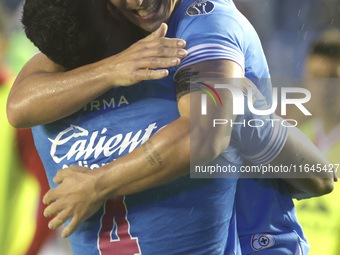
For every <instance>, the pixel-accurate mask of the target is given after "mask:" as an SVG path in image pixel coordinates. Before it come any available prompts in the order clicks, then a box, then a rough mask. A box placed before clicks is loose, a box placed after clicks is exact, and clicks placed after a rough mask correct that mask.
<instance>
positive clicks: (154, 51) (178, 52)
mask: <svg viewBox="0 0 340 255" xmlns="http://www.w3.org/2000/svg"><path fill="white" fill-rule="evenodd" d="M187 54H188V53H187V51H186V50H185V49H178V48H168V47H154V48H151V49H147V50H144V51H142V52H141V53H140V54H139V57H138V59H140V58H149V57H166V58H184V57H185V56H186V55H187Z"/></svg>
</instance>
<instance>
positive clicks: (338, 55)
mask: <svg viewBox="0 0 340 255" xmlns="http://www.w3.org/2000/svg"><path fill="white" fill-rule="evenodd" d="M310 54H318V55H322V56H326V57H330V58H333V59H335V60H340V30H338V29H335V28H333V29H329V30H326V31H324V32H323V33H322V34H321V36H320V37H319V38H318V39H317V40H316V41H315V43H314V44H313V46H312V49H311V51H310Z"/></svg>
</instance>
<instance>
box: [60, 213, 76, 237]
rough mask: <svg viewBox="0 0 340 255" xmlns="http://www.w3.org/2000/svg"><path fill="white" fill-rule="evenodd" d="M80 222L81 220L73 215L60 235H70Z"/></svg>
mask: <svg viewBox="0 0 340 255" xmlns="http://www.w3.org/2000/svg"><path fill="white" fill-rule="evenodd" d="M80 223H81V221H80V220H79V218H78V217H76V216H73V217H72V220H71V222H70V224H68V226H67V227H66V228H65V229H64V230H63V232H62V233H61V237H62V238H66V237H69V236H70V235H72V234H73V232H74V231H75V230H76V229H77V228H78V227H79V225H80Z"/></svg>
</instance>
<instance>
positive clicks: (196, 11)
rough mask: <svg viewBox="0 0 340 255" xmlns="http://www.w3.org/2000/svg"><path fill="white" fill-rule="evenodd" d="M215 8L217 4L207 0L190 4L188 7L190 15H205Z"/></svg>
mask: <svg viewBox="0 0 340 255" xmlns="http://www.w3.org/2000/svg"><path fill="white" fill-rule="evenodd" d="M214 9H215V5H214V4H213V3H212V2H210V1H207V0H199V1H196V2H195V3H193V4H192V5H190V7H189V8H188V9H187V14H188V15H189V16H196V15H205V14H209V13H211V12H212V11H213V10H214Z"/></svg>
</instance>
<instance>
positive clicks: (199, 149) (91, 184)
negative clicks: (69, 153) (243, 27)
mask: <svg viewBox="0 0 340 255" xmlns="http://www.w3.org/2000/svg"><path fill="white" fill-rule="evenodd" d="M201 70H204V71H201ZM210 70H211V71H213V72H214V77H216V75H217V74H219V77H221V78H222V77H242V76H243V71H242V68H241V67H240V66H238V64H236V63H235V62H232V61H228V60H214V61H206V62H202V63H198V64H195V65H192V66H191V67H190V72H191V73H196V74H197V77H206V75H209V74H210V75H211V73H209V71H210ZM187 72H189V69H186V71H185V70H183V71H180V72H179V73H178V75H177V76H176V80H177V81H178V82H179V83H178V87H179V88H180V89H179V93H181V95H182V96H179V100H178V108H179V112H180V115H181V116H180V118H178V119H177V120H175V121H174V122H172V123H171V124H169V125H168V126H166V127H165V128H163V129H162V130H160V131H159V132H158V133H157V134H155V135H154V136H153V137H152V138H151V139H150V140H149V141H147V142H146V143H144V144H143V145H142V146H141V147H139V148H138V149H136V150H135V151H133V152H131V153H130V154H127V155H125V156H123V157H121V158H118V159H117V160H116V161H114V162H112V163H110V164H108V165H106V166H103V167H101V168H98V169H96V170H93V171H88V170H87V169H86V168H83V167H79V166H71V167H69V168H68V169H64V170H59V171H58V173H57V175H56V177H55V178H54V181H55V182H56V183H59V184H60V185H59V186H58V187H57V188H55V189H52V190H50V191H49V192H48V193H47V194H46V195H45V197H44V203H47V204H50V205H49V206H48V207H47V208H46V210H45V215H46V216H52V215H54V214H57V216H56V217H55V218H54V219H53V220H51V222H50V227H51V228H53V229H54V228H57V227H58V226H60V225H61V224H63V223H64V222H66V220H67V219H69V218H70V217H72V220H71V222H70V224H69V225H68V227H67V228H66V229H65V230H64V232H63V236H69V235H70V234H72V233H73V232H74V230H75V229H76V228H77V227H78V226H79V225H80V223H82V222H83V221H84V220H86V219H88V218H89V217H90V216H92V215H93V214H94V213H95V212H96V211H97V210H98V209H99V208H100V207H101V206H102V204H103V203H104V201H105V200H106V199H108V198H111V197H116V196H122V195H127V194H131V193H136V192H140V191H142V190H145V189H149V188H151V187H154V186H158V185H161V184H164V183H166V182H169V181H171V180H173V179H176V178H178V177H180V176H183V175H185V174H187V173H189V171H190V155H191V156H192V157H194V158H191V159H192V160H195V161H196V162H198V163H200V164H204V163H207V162H209V161H211V160H213V159H214V158H215V157H217V156H218V155H219V154H221V153H222V152H223V151H224V150H225V149H226V148H227V147H228V144H229V140H230V134H231V130H230V129H231V128H230V127H228V126H227V125H221V127H219V129H218V130H216V132H205V131H206V130H205V128H206V127H205V126H204V125H199V124H198V122H196V123H197V125H195V128H194V129H191V130H190V118H197V121H199V120H200V119H199V116H200V109H196V110H197V111H196V110H193V109H192V111H190V100H193V98H195V97H197V96H200V93H197V92H194V93H189V86H188V84H189V83H188V80H187V79H189V78H190V75H188V73H187ZM183 77H187V79H183ZM226 91H227V90H226ZM220 96H221V98H222V100H223V102H225V107H223V108H224V109H223V110H222V111H216V112H217V113H216V114H218V115H219V116H217V115H216V114H211V116H208V117H207V118H217V117H219V118H222V117H223V118H229V119H233V118H234V117H235V116H233V115H232V107H231V105H232V100H231V98H232V96H231V94H230V93H229V92H226V93H225V94H223V93H221V95H220ZM212 104H213V103H212ZM208 107H209V105H208ZM222 115H223V116H222ZM202 121H204V122H208V121H209V120H208V119H203V120H202ZM210 123H211V122H210ZM202 134H207V135H206V136H204V137H203V139H202ZM228 134H229V135H228ZM195 137H196V138H197V139H195ZM198 137H199V138H200V139H198ZM190 143H196V144H191V145H192V146H191V148H192V149H193V150H194V151H191V153H190Z"/></svg>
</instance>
